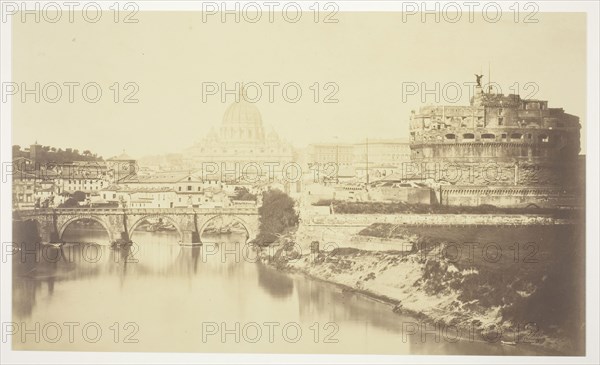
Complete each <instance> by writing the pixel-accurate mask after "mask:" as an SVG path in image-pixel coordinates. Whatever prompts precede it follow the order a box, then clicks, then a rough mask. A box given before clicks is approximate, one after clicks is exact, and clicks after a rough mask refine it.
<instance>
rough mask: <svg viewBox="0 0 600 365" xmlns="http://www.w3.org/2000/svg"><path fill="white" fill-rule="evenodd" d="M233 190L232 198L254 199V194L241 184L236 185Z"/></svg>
mask: <svg viewBox="0 0 600 365" xmlns="http://www.w3.org/2000/svg"><path fill="white" fill-rule="evenodd" d="M233 192H234V193H235V196H234V197H233V200H244V201H256V195H254V194H252V193H251V192H249V191H248V189H247V188H245V187H243V186H236V187H235V189H234V190H233Z"/></svg>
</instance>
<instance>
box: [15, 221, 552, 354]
mask: <svg viewBox="0 0 600 365" xmlns="http://www.w3.org/2000/svg"><path fill="white" fill-rule="evenodd" d="M63 238H64V239H65V240H66V241H67V242H80V243H76V244H75V243H71V244H65V245H64V246H63V247H62V248H55V247H49V246H45V247H44V248H43V249H40V250H38V252H37V256H36V254H31V253H29V254H24V251H21V253H20V255H15V256H14V257H13V272H14V277H13V321H14V322H16V323H17V325H18V326H19V328H20V329H21V331H20V335H21V336H19V333H18V334H17V335H15V336H14V337H13V348H14V349H16V350H62V351H64V350H81V351H153V352H154V351H160V352H162V351H172V352H175V351H177V352H252V353H257V352H268V353H338V354H359V353H360V354H413V355H415V354H423V355H425V354H427V355H458V354H463V355H476V354H479V355H540V354H542V352H541V351H540V350H539V349H538V348H532V347H527V346H521V345H519V346H509V345H501V344H498V343H488V342H485V341H481V340H480V338H479V336H478V335H476V334H473V333H470V332H469V331H468V330H463V331H460V332H458V333H457V332H455V331H453V330H451V329H446V328H436V327H434V326H433V325H431V324H426V323H425V322H422V321H419V320H417V319H414V318H410V317H406V316H402V315H397V314H395V313H393V312H392V311H391V307H390V305H388V304H386V303H382V302H380V301H377V300H375V299H372V298H369V297H366V296H364V295H361V294H358V293H353V292H348V291H345V290H342V289H341V288H340V287H338V286H336V285H333V284H329V283H325V282H320V281H314V280H311V279H308V278H306V277H304V276H301V275H292V274H287V273H282V272H279V271H277V270H275V269H273V268H271V267H267V266H265V265H263V264H260V263H256V262H255V260H254V258H255V256H254V254H253V252H252V251H251V250H246V249H244V247H243V246H241V245H237V246H236V245H235V243H236V242H243V237H241V236H239V235H235V234H229V235H219V236H205V237H203V242H205V245H204V246H202V247H194V248H191V247H180V246H179V245H178V243H177V240H178V236H177V235H176V234H173V233H171V232H160V233H158V232H155V233H150V232H144V231H136V232H135V235H134V236H133V240H134V241H135V245H134V246H133V249H132V250H130V251H127V250H124V249H117V250H115V249H111V248H110V247H108V246H106V245H98V244H94V243H91V242H106V241H107V236H106V234H105V233H104V232H102V231H101V230H98V229H97V228H95V227H86V226H80V225H78V226H74V227H69V228H68V230H67V231H66V232H65V235H64V237H63ZM236 248H237V249H236ZM36 257H37V260H36ZM36 261H37V262H36ZM23 329H27V330H28V331H29V332H24V331H22V330H23ZM423 330H425V331H423ZM24 333H25V335H24V336H23V334H24Z"/></svg>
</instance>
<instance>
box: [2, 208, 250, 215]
mask: <svg viewBox="0 0 600 365" xmlns="http://www.w3.org/2000/svg"><path fill="white" fill-rule="evenodd" d="M53 214H59V215H60V214H68V215H77V214H117V215H122V214H127V215H145V214H148V215H156V214H165V215H167V214H168V215H177V214H210V215H214V214H244V215H247V214H258V208H256V207H224V208H87V207H86V208H44V209H21V210H13V215H14V216H22V217H25V216H40V215H53Z"/></svg>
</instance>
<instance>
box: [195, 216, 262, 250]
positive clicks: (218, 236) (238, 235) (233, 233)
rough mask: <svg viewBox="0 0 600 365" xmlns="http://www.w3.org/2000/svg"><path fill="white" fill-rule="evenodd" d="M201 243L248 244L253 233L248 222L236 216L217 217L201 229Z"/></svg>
mask: <svg viewBox="0 0 600 365" xmlns="http://www.w3.org/2000/svg"><path fill="white" fill-rule="evenodd" d="M199 233H200V241H201V242H203V243H204V242H216V243H227V242H234V243H246V242H247V241H248V240H249V239H250V237H251V236H252V233H251V231H250V229H249V228H248V225H247V223H246V222H244V221H243V220H242V219H240V218H238V217H236V216H230V215H217V216H214V217H212V218H210V219H209V220H207V221H206V222H204V224H203V225H202V226H201V227H200V229H199Z"/></svg>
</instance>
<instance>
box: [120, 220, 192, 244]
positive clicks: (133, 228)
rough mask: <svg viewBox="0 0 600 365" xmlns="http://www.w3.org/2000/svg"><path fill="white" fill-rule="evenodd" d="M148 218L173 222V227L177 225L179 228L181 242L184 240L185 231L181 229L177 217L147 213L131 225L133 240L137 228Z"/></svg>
mask: <svg viewBox="0 0 600 365" xmlns="http://www.w3.org/2000/svg"><path fill="white" fill-rule="evenodd" d="M148 218H162V219H165V220H167V221H169V222H170V223H171V224H173V227H175V229H176V230H177V233H178V234H179V242H183V231H182V230H181V227H180V226H179V224H178V223H177V221H175V219H173V218H171V217H169V216H168V215H162V214H147V215H144V216H141V217H140V218H138V219H137V220H136V221H135V222H134V223H133V224H132V225H131V226H130V227H129V239H131V240H133V234H134V232H135V230H136V228H137V227H138V226H139V225H140V224H141V223H142V222H143V221H145V220H146V219H148Z"/></svg>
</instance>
